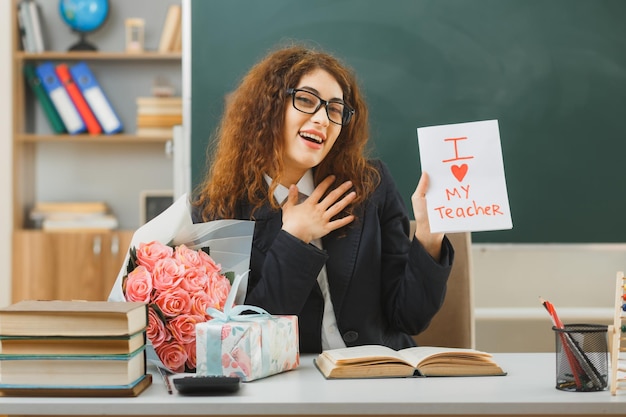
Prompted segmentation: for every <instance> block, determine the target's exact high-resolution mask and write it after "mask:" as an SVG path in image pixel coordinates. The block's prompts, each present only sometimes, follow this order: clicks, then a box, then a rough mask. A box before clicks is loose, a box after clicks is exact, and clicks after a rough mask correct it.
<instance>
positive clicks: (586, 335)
mask: <svg viewBox="0 0 626 417" xmlns="http://www.w3.org/2000/svg"><path fill="white" fill-rule="evenodd" d="M552 330H554V332H555V336H556V388H557V389H559V390H563V391H576V392H587V391H602V390H605V389H606V388H607V386H608V344H607V326H604V325H598V324H566V325H565V326H564V327H563V328H558V327H552Z"/></svg>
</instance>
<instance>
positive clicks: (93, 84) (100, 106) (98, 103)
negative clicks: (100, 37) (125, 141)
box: [70, 61, 123, 134]
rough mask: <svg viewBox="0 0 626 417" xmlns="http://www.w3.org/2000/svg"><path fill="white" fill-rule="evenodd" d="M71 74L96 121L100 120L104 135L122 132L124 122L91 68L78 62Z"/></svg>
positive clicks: (72, 68) (71, 69)
mask: <svg viewBox="0 0 626 417" xmlns="http://www.w3.org/2000/svg"><path fill="white" fill-rule="evenodd" d="M70 74H71V75H72V78H73V79H74V82H75V83H76V85H77V86H78V88H79V89H80V91H81V92H82V93H83V97H84V98H85V100H86V101H87V103H88V104H89V107H91V110H92V111H93V113H94V114H95V116H96V119H98V122H99V123H100V126H102V130H103V131H104V133H106V134H111V133H118V132H121V131H122V128H123V126H122V121H121V120H120V118H119V117H118V116H117V114H116V113H115V110H114V109H113V107H112V106H111V103H110V102H109V99H108V98H107V96H106V95H105V94H104V91H103V90H102V88H101V87H100V84H99V83H98V81H97V80H96V78H95V77H94V75H93V73H92V72H91V69H90V68H89V66H88V65H87V64H86V63H85V62H83V61H81V62H78V63H76V64H75V65H73V66H72V67H70Z"/></svg>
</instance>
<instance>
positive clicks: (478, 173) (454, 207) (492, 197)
mask: <svg viewBox="0 0 626 417" xmlns="http://www.w3.org/2000/svg"><path fill="white" fill-rule="evenodd" d="M417 135H418V143H419V151H420V163H421V167H422V171H423V172H427V173H428V174H429V178H430V186H429V188H428V191H427V192H426V202H427V203H426V204H427V207H428V220H429V222H430V230H431V232H433V233H436V232H477V231H487V230H504V229H511V228H512V227H513V223H512V221H511V212H510V208H509V198H508V195H507V189H506V182H505V177H504V164H503V160H502V149H501V146H500V131H499V128H498V121H497V120H487V121H480V122H471V123H458V124H451V125H443V126H430V127H422V128H418V129H417Z"/></svg>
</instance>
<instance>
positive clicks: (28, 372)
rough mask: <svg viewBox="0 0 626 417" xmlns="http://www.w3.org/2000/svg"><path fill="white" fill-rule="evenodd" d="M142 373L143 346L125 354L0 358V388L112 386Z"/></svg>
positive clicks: (7, 356)
mask: <svg viewBox="0 0 626 417" xmlns="http://www.w3.org/2000/svg"><path fill="white" fill-rule="evenodd" d="M145 373H146V352H145V346H142V347H141V348H139V349H137V350H136V351H135V352H133V353H131V354H127V355H90V356H84V355H83V356H80V355H4V354H2V355H0V382H1V383H2V384H3V385H24V386H31V387H42V388H43V387H48V388H62V387H65V388H76V387H93V386H99V387H113V386H123V385H129V384H132V383H133V382H134V381H137V380H138V379H139V378H141V377H142V376H143V375H145Z"/></svg>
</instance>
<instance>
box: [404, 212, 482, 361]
mask: <svg viewBox="0 0 626 417" xmlns="http://www.w3.org/2000/svg"><path fill="white" fill-rule="evenodd" d="M414 227H415V225H414V221H412V222H411V236H413V235H414V234H415V231H414V230H415V229H414ZM446 236H447V237H448V239H450V242H451V243H452V246H453V247H454V264H453V265H452V270H451V271H450V277H449V278H448V290H447V292H446V298H445V300H444V302H443V306H442V307H441V309H440V310H439V312H437V314H436V315H435V317H433V319H432V321H431V323H430V325H429V326H428V328H427V329H426V330H424V331H423V332H422V333H420V334H419V335H415V336H413V339H414V340H415V341H416V342H417V344H418V345H421V346H443V347H459V348H471V349H473V348H475V323H474V283H473V275H472V238H471V233H469V232H467V233H447V234H446Z"/></svg>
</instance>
